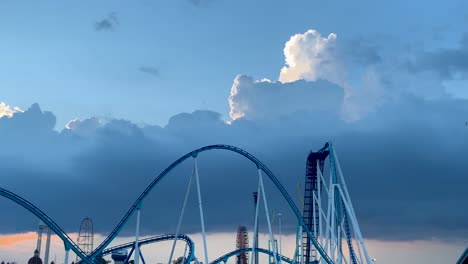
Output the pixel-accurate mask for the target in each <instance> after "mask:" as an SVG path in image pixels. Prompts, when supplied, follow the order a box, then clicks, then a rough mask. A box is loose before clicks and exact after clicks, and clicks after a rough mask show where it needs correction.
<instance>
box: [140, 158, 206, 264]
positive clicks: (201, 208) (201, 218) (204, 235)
mask: <svg viewBox="0 0 468 264" xmlns="http://www.w3.org/2000/svg"><path fill="white" fill-rule="evenodd" d="M193 159H194V168H195V181H196V182H197V192H198V205H199V208H200V222H201V229H202V236H203V249H204V252H205V263H206V264H209V262H208V245H207V243H206V232H205V220H204V217H203V205H202V198H201V190H200V179H199V176H198V162H197V157H196V156H195V157H193ZM135 264H138V263H135Z"/></svg>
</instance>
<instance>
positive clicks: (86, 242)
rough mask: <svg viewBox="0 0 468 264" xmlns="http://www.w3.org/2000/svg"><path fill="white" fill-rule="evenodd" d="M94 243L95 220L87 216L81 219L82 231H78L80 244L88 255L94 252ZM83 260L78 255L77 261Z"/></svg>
mask: <svg viewBox="0 0 468 264" xmlns="http://www.w3.org/2000/svg"><path fill="white" fill-rule="evenodd" d="M93 243H94V232H93V220H91V218H89V217H86V218H85V219H83V221H81V225H80V232H79V233H78V246H79V247H80V248H81V249H82V250H83V252H84V253H85V254H86V255H89V253H91V252H93ZM80 260H81V258H80V257H78V256H76V262H77V263H78V262H79V261H80Z"/></svg>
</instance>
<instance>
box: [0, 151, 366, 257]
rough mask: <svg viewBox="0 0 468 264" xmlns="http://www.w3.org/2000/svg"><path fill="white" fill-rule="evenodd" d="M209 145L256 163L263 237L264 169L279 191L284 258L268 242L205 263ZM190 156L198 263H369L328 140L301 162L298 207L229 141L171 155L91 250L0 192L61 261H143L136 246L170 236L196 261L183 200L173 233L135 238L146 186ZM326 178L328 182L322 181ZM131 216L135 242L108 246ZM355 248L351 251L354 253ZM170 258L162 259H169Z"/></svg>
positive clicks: (30, 206) (148, 190) (38, 212)
mask: <svg viewBox="0 0 468 264" xmlns="http://www.w3.org/2000/svg"><path fill="white" fill-rule="evenodd" d="M211 150H226V151H231V152H234V153H237V154H239V155H241V156H243V157H245V158H247V159H248V160H250V161H251V162H253V163H254V164H255V165H256V167H257V172H258V195H259V198H258V199H259V200H258V201H259V202H258V204H260V203H261V201H263V205H264V209H265V216H266V220H267V225H268V230H269V237H270V241H274V236H273V232H272V227H271V222H270V217H269V211H268V203H267V199H266V195H265V189H264V184H263V174H266V175H267V176H268V178H269V179H270V181H271V182H272V183H273V184H274V186H275V187H276V188H277V189H278V190H279V192H280V193H281V195H282V197H283V199H284V200H285V201H286V202H287V204H288V205H289V207H290V208H291V210H292V212H293V213H294V215H295V217H296V218H297V239H296V251H295V255H294V257H293V258H287V257H285V256H282V255H281V254H280V252H277V249H276V248H275V247H273V249H272V250H266V249H262V248H258V247H254V248H241V249H238V250H235V251H233V252H229V253H227V254H225V255H223V256H221V257H219V258H217V259H216V260H214V261H212V262H209V261H208V260H209V258H208V247H207V242H206V232H205V226H204V218H203V216H204V214H203V207H202V200H201V191H200V182H199V172H198V165H197V158H198V156H199V154H200V153H202V152H206V151H211ZM189 158H192V159H193V161H194V162H193V173H192V178H195V181H196V186H197V192H198V202H199V210H200V222H201V231H202V238H203V250H204V258H205V259H204V263H213V264H215V263H220V262H224V263H225V262H227V260H228V259H229V258H230V257H231V256H235V255H239V254H241V253H245V252H250V251H251V252H252V257H251V258H250V263H251V264H253V263H257V262H258V259H255V256H257V255H258V253H262V254H266V255H269V256H271V257H272V259H273V261H274V262H275V264H278V263H280V262H282V261H284V262H286V263H297V264H313V263H320V264H322V263H328V264H332V263H340V264H341V263H346V264H348V263H349V264H350V263H352V264H361V263H367V264H370V263H371V259H370V257H369V254H368V252H367V249H366V246H365V244H364V240H363V238H362V235H361V231H360V229H359V225H358V224H357V218H356V215H355V213H354V209H353V206H352V203H351V199H350V197H349V193H348V190H347V188H346V184H345V181H344V177H343V174H342V172H341V168H340V166H339V163H338V159H337V157H336V153H335V152H334V150H333V147H332V144H331V143H330V142H328V143H326V144H325V146H324V147H323V148H322V149H320V150H319V151H318V152H311V153H310V154H309V156H308V158H307V162H306V163H307V166H306V179H305V181H306V182H305V183H306V185H305V189H304V200H303V201H302V212H301V210H299V208H298V207H297V206H296V204H295V203H294V201H293V199H292V198H291V196H290V195H289V193H288V192H287V191H286V189H285V188H284V187H283V185H282V184H281V183H280V182H279V180H278V178H277V177H276V176H275V175H274V174H273V172H272V171H271V170H270V169H268V167H267V166H266V165H265V164H263V163H262V162H261V161H260V160H258V159H257V158H256V157H254V156H253V155H251V154H250V153H248V152H247V151H245V150H242V149H240V148H237V147H234V146H230V145H210V146H206V147H202V148H199V149H196V150H193V151H191V152H189V153H187V154H185V155H184V156H182V157H180V158H179V159H177V160H176V161H175V162H173V163H172V164H171V165H169V166H168V167H167V168H166V169H164V170H163V171H162V172H161V173H160V174H159V175H158V176H157V177H156V178H155V179H154V180H153V181H152V182H151V183H150V184H149V185H148V187H146V189H145V190H144V191H143V192H142V193H141V195H140V196H139V197H138V199H137V200H136V201H135V202H134V203H133V205H132V206H131V207H130V208H129V210H128V211H127V213H126V214H125V215H124V216H123V218H122V220H121V221H120V222H119V223H118V224H117V225H116V227H115V228H114V229H113V230H112V232H111V233H110V234H109V235H108V236H107V237H106V238H105V239H104V241H103V242H102V243H101V244H100V245H99V246H97V247H96V248H95V249H94V250H93V251H92V252H91V253H89V254H86V253H85V252H84V251H83V250H82V249H81V248H80V247H79V246H78V245H77V244H76V243H75V242H74V241H73V240H72V239H71V238H70V237H69V236H68V235H67V234H66V233H65V232H64V231H63V230H62V229H61V228H60V227H59V225H57V224H56V223H55V222H54V221H53V220H52V219H51V218H50V217H48V216H47V215H46V214H45V213H44V212H42V211H41V210H40V209H39V208H37V207H36V206H34V205H33V204H32V203H31V202H29V201H27V200H26V199H24V198H23V197H21V196H19V195H16V194H15V193H13V192H11V191H8V190H6V189H3V188H0V195H1V196H3V197H5V198H7V199H9V200H12V201H13V202H15V203H17V204H19V205H20V206H22V207H23V208H25V209H26V210H28V211H29V212H31V213H32V214H34V215H35V216H37V217H38V218H39V219H40V220H42V221H43V222H44V223H45V224H46V225H47V226H49V227H50V229H51V230H52V231H54V232H55V234H56V235H57V236H58V237H59V238H60V239H61V240H62V241H63V243H64V248H65V261H64V263H65V264H68V256H69V251H70V250H72V251H73V252H74V253H75V254H76V255H77V257H79V258H80V259H81V261H82V262H85V263H88V264H95V263H98V259H100V258H101V257H102V256H103V255H106V254H110V253H112V252H113V251H115V250H119V249H126V248H129V249H131V252H130V254H129V255H128V257H127V260H126V263H127V262H128V261H129V258H130V255H132V254H133V253H134V262H135V264H139V260H140V258H141V260H142V261H143V264H145V260H144V259H143V256H142V255H141V252H140V247H141V246H143V245H146V244H150V243H155V242H160V241H167V240H173V243H174V244H173V249H174V247H175V243H176V242H177V240H183V241H185V242H186V249H187V248H188V249H189V252H188V253H187V254H185V253H184V262H185V263H191V262H193V261H194V262H196V263H199V261H198V259H197V258H196V256H195V245H194V243H193V241H192V240H191V239H190V238H189V237H188V236H185V235H182V234H179V226H180V223H181V220H182V218H183V212H184V209H185V204H186V201H185V202H184V207H183V209H182V212H181V217H180V219H179V226H178V228H177V232H176V234H174V235H162V236H156V237H151V238H147V239H140V237H139V224H140V213H141V210H142V204H143V202H144V201H145V198H147V197H148V195H149V194H150V193H151V191H152V190H153V189H154V188H155V187H156V186H157V185H158V184H159V183H160V182H161V181H162V180H163V179H164V178H165V177H166V176H167V175H168V174H169V173H170V172H171V171H172V170H173V169H174V168H176V167H177V166H179V165H180V164H181V163H183V162H184V161H185V160H187V159H189ZM327 158H328V160H329V163H330V166H329V167H330V169H329V177H327V176H324V175H326V173H324V168H325V166H324V164H325V159H327ZM192 178H190V182H189V188H188V189H187V195H186V200H187V197H188V193H189V189H190V185H191V182H192ZM327 182H328V184H327ZM135 213H136V215H137V221H136V231H135V241H134V242H130V243H126V244H123V245H119V246H116V247H112V248H109V245H110V243H111V242H112V241H113V240H114V239H115V238H116V237H117V236H118V235H119V233H120V232H121V230H122V229H123V227H124V226H125V225H126V224H127V223H128V221H129V219H130V217H131V216H132V215H133V214H135ZM258 214H259V206H258V205H256V208H255V224H254V233H256V232H257V230H258V226H257V223H258V220H257V219H258ZM343 239H344V240H345V241H346V246H347V252H348V254H349V256H347V255H345V253H344V252H346V251H344V250H343V249H344V247H343V243H342V240H343ZM253 245H258V241H256V237H254V241H253ZM356 252H357V253H356ZM172 253H173V251H172V252H171V257H170V259H169V261H168V263H170V262H171V261H172ZM255 261H257V262H255Z"/></svg>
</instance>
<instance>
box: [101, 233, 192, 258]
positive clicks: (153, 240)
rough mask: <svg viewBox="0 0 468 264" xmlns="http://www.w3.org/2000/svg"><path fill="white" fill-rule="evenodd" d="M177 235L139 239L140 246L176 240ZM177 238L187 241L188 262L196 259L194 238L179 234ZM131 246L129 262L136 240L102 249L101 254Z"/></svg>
mask: <svg viewBox="0 0 468 264" xmlns="http://www.w3.org/2000/svg"><path fill="white" fill-rule="evenodd" d="M175 236H176V235H175V234H168V235H160V236H153V237H149V238H145V239H141V240H139V241H138V246H139V247H140V246H143V245H146V244H151V243H156V242H162V241H168V240H174V239H175ZM177 239H178V240H183V241H185V243H187V246H188V250H189V251H188V254H187V255H188V257H187V261H186V263H190V262H191V261H192V260H193V259H194V256H195V244H194V243H193V241H192V239H191V238H190V237H189V236H187V235H178V236H177ZM129 248H131V251H130V253H129V254H128V257H127V261H126V262H128V258H130V256H131V255H132V253H133V251H134V249H135V241H132V242H128V243H125V244H121V245H118V246H115V247H111V248H107V249H106V250H104V251H102V253H101V256H105V255H108V254H111V253H112V252H114V251H116V250H121V249H129Z"/></svg>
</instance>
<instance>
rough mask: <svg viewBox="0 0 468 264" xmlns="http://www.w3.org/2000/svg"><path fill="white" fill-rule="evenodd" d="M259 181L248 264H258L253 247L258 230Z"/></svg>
mask: <svg viewBox="0 0 468 264" xmlns="http://www.w3.org/2000/svg"><path fill="white" fill-rule="evenodd" d="M260 195H261V194H260V179H258V187H257V202H256V204H255V219H254V220H255V223H254V233H253V245H252V258H251V259H250V264H254V263H258V260H257V259H255V258H256V256H257V255H256V254H255V252H256V250H255V246H256V245H257V243H258V241H257V236H256V235H255V234H257V229H258V208H259V207H260V206H259V204H258V200H259V199H260Z"/></svg>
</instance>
